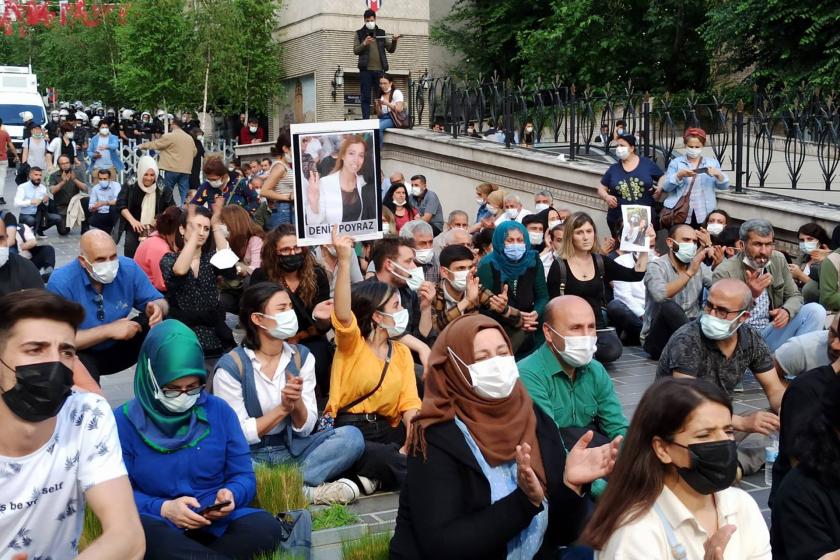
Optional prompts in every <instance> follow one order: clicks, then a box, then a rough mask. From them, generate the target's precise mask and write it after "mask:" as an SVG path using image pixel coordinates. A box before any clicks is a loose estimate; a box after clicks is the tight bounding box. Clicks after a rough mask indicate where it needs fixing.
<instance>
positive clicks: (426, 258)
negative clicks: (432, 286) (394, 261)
mask: <svg viewBox="0 0 840 560" xmlns="http://www.w3.org/2000/svg"><path fill="white" fill-rule="evenodd" d="M434 255H435V252H434V250H433V249H415V250H414V260H415V261H417V262H418V263H420V264H429V263H430V262H432V257H433V256H434Z"/></svg>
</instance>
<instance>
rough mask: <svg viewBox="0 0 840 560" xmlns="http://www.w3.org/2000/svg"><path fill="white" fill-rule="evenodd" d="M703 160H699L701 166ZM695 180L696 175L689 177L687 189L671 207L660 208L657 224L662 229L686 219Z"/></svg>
mask: <svg viewBox="0 0 840 560" xmlns="http://www.w3.org/2000/svg"><path fill="white" fill-rule="evenodd" d="M702 164H703V162H702V161H701V162H700V165H701V166H702ZM696 180H697V175H694V177H692V178H691V183H690V184H689V186H688V190H687V191H686V192H685V194H684V195H682V196H681V197H680V199H679V200H678V201H677V203H676V204H674V207H673V208H667V207H665V208H662V212H660V214H659V226H660V227H661V228H662V229H669V228H671V226H674V225H676V224H684V223H685V222H686V220H687V219H688V211H689V205H690V198H691V191H692V189H694V182H695V181H696Z"/></svg>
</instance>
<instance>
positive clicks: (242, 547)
mask: <svg viewBox="0 0 840 560" xmlns="http://www.w3.org/2000/svg"><path fill="white" fill-rule="evenodd" d="M205 382H206V373H205V370H204V355H203V353H202V351H201V345H200V344H199V342H198V339H197V338H196V336H195V333H194V332H193V331H191V330H190V329H189V328H187V326H186V325H184V324H183V323H181V322H179V321H175V320H172V319H169V320H167V321H164V322H163V323H161V324H159V325H157V326H156V327H154V328H153V329H152V330H151V331H149V334H148V336H147V337H146V340H145V342H144V343H143V346H142V348H141V349H140V355H139V357H138V359H137V371H136V373H135V376H134V394H135V397H136V398H134V399H133V400H131V401H129V402H127V403H125V404H124V405H123V406H121V407H119V408H117V409H116V410H115V411H114V413H115V416H116V419H117V428H118V429H119V435H120V444H121V445H122V451H123V459H124V461H125V466H126V469H127V470H128V476H129V478H130V480H131V485H132V488H133V489H134V499H135V501H136V502H137V509H138V510H139V512H140V519H141V522H142V524H143V530H144V532H145V534H146V543H147V544H146V557H147V558H156V559H167V558H172V559H175V558H214V559H216V558H218V559H221V558H243V559H244V558H251V557H252V556H253V555H255V554H257V553H259V552H262V551H269V550H270V551H273V550H275V549H276V548H277V547H278V546H279V544H280V537H281V534H282V530H281V526H280V523H279V522H278V521H277V520H275V519H274V518H273V517H272V516H271V515H269V514H268V513H266V512H264V511H262V510H259V509H254V508H250V507H247V506H248V504H250V503H251V502H252V501H253V500H254V496H255V494H256V479H255V477H254V470H253V467H252V463H251V455H250V451H249V449H248V444H247V443H246V441H245V436H244V435H243V434H242V429H241V428H240V426H239V420H238V419H237V418H236V414H235V413H234V412H233V410H232V409H231V408H230V407H229V406H228V405H227V404H226V403H225V402H224V401H222V400H221V399H219V398H217V397H214V396H212V395H208V394H207V393H206V391H205V390H204V384H205ZM208 508H209V509H208ZM185 529H189V530H187V531H185Z"/></svg>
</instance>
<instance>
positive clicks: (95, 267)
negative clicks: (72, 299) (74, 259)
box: [85, 258, 120, 284]
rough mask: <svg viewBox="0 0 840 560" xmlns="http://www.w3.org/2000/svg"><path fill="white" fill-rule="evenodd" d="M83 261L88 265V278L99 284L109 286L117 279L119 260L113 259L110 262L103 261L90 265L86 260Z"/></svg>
mask: <svg viewBox="0 0 840 560" xmlns="http://www.w3.org/2000/svg"><path fill="white" fill-rule="evenodd" d="M85 261H87V263H88V264H89V265H90V267H91V270H90V277H91V278H93V279H94V280H96V281H97V282H99V283H101V284H110V283H111V282H113V281H114V279H115V278H116V277H117V272H119V270H120V260H119V259H114V260H112V261H105V262H101V263H92V262H90V261H89V260H87V258H85Z"/></svg>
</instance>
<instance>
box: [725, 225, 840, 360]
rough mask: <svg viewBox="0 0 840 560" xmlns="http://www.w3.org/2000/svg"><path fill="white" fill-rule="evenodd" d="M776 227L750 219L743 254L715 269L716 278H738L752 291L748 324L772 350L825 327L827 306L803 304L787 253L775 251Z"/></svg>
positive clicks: (745, 228)
mask: <svg viewBox="0 0 840 560" xmlns="http://www.w3.org/2000/svg"><path fill="white" fill-rule="evenodd" d="M774 236H775V234H774V232H773V226H772V225H771V224H770V222H768V221H767V220H747V221H746V222H744V223H743V224H741V229H740V231H739V237H740V239H739V242H738V245H739V247H738V248H739V249H740V251H741V252H740V253H739V254H737V255H735V256H734V257H732V258H730V259H727V260H726V261H724V262H723V263H722V264H721V265H720V266H718V267H717V268H716V269H715V273H714V281H717V280H719V279H721V278H737V279H738V280H742V281H744V282H746V284H747V286H749V289H750V292H751V293H752V298H753V304H752V307H751V308H750V310H749V320H748V324H749V325H750V326H751V327H752V328H754V329H755V330H756V331H757V332H758V333H759V334H761V336H762V338H764V341H765V342H766V343H767V346H769V347H770V351H771V352H775V351H776V349H777V348H778V347H779V346H781V345H782V344H783V343H784V342H785V341H787V340H788V339H789V338H791V337H793V336H799V335H801V334H805V333H809V332H813V331H819V330H822V329H823V327H824V324H825V308H824V307H823V306H821V305H820V304H819V303H808V304H805V305H802V303H803V299H802V294H801V293H800V292H799V288H797V287H796V283H795V282H794V281H793V276H792V275H791V273H790V269H788V265H787V260H786V259H785V256H784V255H783V254H782V253H780V252H779V251H776V250H775V238H774Z"/></svg>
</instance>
